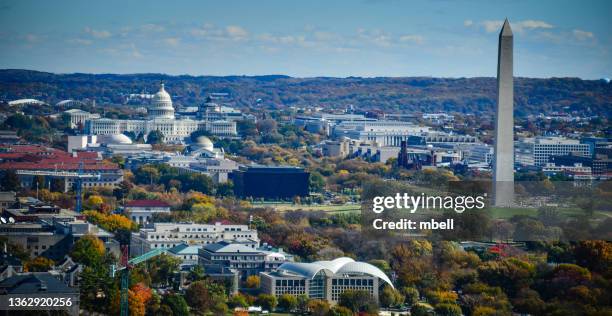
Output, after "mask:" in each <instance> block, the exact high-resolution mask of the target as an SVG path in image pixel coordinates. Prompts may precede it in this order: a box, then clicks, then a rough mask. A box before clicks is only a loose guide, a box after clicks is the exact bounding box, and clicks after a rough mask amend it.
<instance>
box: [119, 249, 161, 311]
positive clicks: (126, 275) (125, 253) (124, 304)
mask: <svg viewBox="0 0 612 316" xmlns="http://www.w3.org/2000/svg"><path fill="white" fill-rule="evenodd" d="M167 252H168V251H167V250H166V249H161V248H157V249H153V250H151V251H149V252H147V253H144V254H142V255H140V256H138V257H135V258H132V259H128V258H129V245H127V244H125V245H121V260H120V266H119V267H117V266H116V265H114V264H113V265H111V267H110V274H111V277H113V278H114V277H115V275H116V274H117V272H119V271H121V272H122V273H121V305H120V306H121V316H128V314H129V304H130V303H129V300H128V298H129V292H128V290H129V287H130V270H131V269H132V267H134V266H135V265H137V264H139V263H141V262H145V261H147V260H149V259H152V258H154V257H157V256H159V255H161V254H164V253H167Z"/></svg>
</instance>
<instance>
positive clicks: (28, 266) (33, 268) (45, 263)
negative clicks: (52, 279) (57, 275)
mask: <svg viewBox="0 0 612 316" xmlns="http://www.w3.org/2000/svg"><path fill="white" fill-rule="evenodd" d="M54 264H55V262H53V260H51V259H49V258H45V257H36V258H34V259H32V260H30V261H28V262H26V263H25V264H24V266H23V270H24V271H25V272H47V271H49V270H50V269H51V268H52V267H53V265H54Z"/></svg>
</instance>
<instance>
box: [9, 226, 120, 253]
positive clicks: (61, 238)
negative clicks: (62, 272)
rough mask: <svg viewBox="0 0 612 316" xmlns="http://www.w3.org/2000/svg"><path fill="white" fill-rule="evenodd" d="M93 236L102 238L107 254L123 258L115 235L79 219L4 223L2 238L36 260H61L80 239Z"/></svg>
mask: <svg viewBox="0 0 612 316" xmlns="http://www.w3.org/2000/svg"><path fill="white" fill-rule="evenodd" d="M87 234H90V235H94V236H96V237H98V238H99V239H100V240H102V242H103V243H104V245H105V248H106V250H107V251H109V252H112V253H114V254H115V255H119V243H118V242H117V241H115V240H114V239H113V234H111V233H109V232H107V231H105V230H103V229H101V228H99V227H98V226H96V225H93V224H90V223H88V222H86V221H84V220H81V219H77V218H70V219H65V218H60V217H58V218H52V219H51V220H40V221H38V222H17V223H14V224H0V235H2V236H5V237H6V238H7V239H8V241H9V242H10V243H12V244H16V245H19V246H21V247H22V248H23V249H24V250H25V251H27V252H28V253H29V254H30V256H31V257H32V258H35V257H38V256H43V257H47V258H49V259H52V260H56V261H57V260H60V259H62V258H64V256H65V255H66V254H68V253H69V251H70V250H71V248H72V245H73V244H74V243H75V242H76V240H78V239H79V238H81V237H83V236H85V235H87Z"/></svg>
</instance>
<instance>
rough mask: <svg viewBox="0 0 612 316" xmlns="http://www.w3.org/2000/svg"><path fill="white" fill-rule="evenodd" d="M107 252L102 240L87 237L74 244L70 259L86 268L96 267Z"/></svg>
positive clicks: (91, 236)
mask: <svg viewBox="0 0 612 316" xmlns="http://www.w3.org/2000/svg"><path fill="white" fill-rule="evenodd" d="M105 251H106V248H105V247H104V243H103V242H102V240H100V239H99V238H98V237H96V236H94V235H85V236H83V237H81V238H79V239H78V240H77V241H76V242H75V243H74V245H73V246H72V251H71V252H70V257H72V259H74V261H76V262H78V263H82V264H84V265H86V266H96V265H97V264H99V263H100V262H101V261H102V259H103V257H104V253H105Z"/></svg>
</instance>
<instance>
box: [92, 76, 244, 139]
mask: <svg viewBox="0 0 612 316" xmlns="http://www.w3.org/2000/svg"><path fill="white" fill-rule="evenodd" d="M151 102H152V104H151V106H150V107H149V109H148V110H147V116H148V117H147V119H146V120H114V119H108V118H100V119H91V120H88V121H87V122H86V125H85V130H86V132H87V133H88V134H91V135H109V134H111V135H114V134H122V133H125V132H133V133H135V134H136V135H140V134H142V135H143V137H144V138H145V139H146V138H147V136H148V135H149V133H151V132H152V131H159V132H161V133H162V134H163V141H164V142H170V143H182V142H183V141H184V140H185V138H187V137H189V136H190V135H191V133H193V132H195V131H198V130H204V131H208V132H209V133H211V134H213V135H218V136H236V135H237V134H238V133H237V130H236V122H235V121H228V120H218V121H210V120H192V119H181V118H175V115H174V107H173V105H172V98H171V97H170V94H169V93H168V92H167V91H166V89H165V86H164V84H163V83H162V84H161V86H160V89H159V91H158V92H157V93H156V94H155V95H154V96H153V98H152V100H151ZM209 141H210V139H209ZM211 144H212V142H211Z"/></svg>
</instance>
